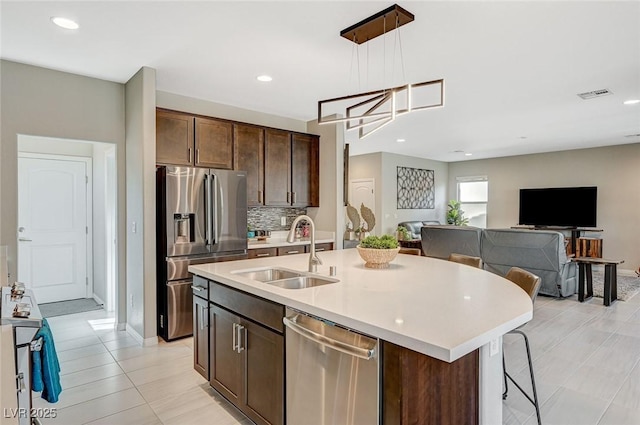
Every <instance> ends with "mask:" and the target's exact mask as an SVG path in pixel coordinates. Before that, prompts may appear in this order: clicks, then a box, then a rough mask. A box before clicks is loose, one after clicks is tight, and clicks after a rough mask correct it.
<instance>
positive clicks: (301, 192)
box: [291, 134, 320, 207]
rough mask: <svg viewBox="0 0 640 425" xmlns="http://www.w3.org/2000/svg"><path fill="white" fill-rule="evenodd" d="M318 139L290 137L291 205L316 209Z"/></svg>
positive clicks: (317, 198)
mask: <svg viewBox="0 0 640 425" xmlns="http://www.w3.org/2000/svg"><path fill="white" fill-rule="evenodd" d="M319 172H320V170H319V139H318V137H317V136H311V135H308V134H293V135H292V137H291V191H292V192H293V195H292V202H291V203H292V205H294V206H299V207H307V206H308V207H317V206H319V205H320V192H319V178H320V176H319Z"/></svg>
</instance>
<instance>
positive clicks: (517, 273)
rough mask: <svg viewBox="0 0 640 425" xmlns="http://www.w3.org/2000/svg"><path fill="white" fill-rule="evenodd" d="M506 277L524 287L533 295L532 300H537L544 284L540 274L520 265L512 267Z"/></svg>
mask: <svg viewBox="0 0 640 425" xmlns="http://www.w3.org/2000/svg"><path fill="white" fill-rule="evenodd" d="M505 278H506V279H509V280H510V281H511V282H513V283H515V284H516V285H518V286H519V287H520V288H522V289H523V290H524V291H525V292H526V293H527V294H528V295H529V296H530V297H531V301H532V302H535V300H536V296H537V295H538V291H539V290H540V285H541V284H542V279H540V277H539V276H536V275H535V274H533V273H531V272H528V271H526V270H524V269H521V268H520V267H511V269H509V271H508V272H507V275H506V276H505Z"/></svg>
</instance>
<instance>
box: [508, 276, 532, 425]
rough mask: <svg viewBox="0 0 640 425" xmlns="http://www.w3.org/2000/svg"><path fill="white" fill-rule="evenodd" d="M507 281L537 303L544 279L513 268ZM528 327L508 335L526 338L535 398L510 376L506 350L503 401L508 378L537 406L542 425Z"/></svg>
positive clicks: (519, 327)
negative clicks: (526, 329)
mask: <svg viewBox="0 0 640 425" xmlns="http://www.w3.org/2000/svg"><path fill="white" fill-rule="evenodd" d="M505 278H506V279H508V280H510V281H511V282H513V283H515V284H516V285H518V286H519V287H520V288H521V289H522V290H524V291H525V292H526V293H527V295H529V296H530V297H531V302H532V303H533V302H535V300H536V296H537V295H538V291H539V290H540V285H541V283H542V279H540V277H539V276H536V275H535V274H533V273H531V272H528V271H526V270H524V269H521V268H519V267H512V268H511V269H509V271H508V272H507V274H506V276H505ZM524 325H526V323H525V324H522V325H520V326H518V327H517V328H516V329H514V330H512V331H509V332H507V333H510V334H517V335H521V336H522V337H523V338H524V344H525V347H526V349H527V361H528V362H529V375H530V376H531V388H532V389H533V398H532V397H531V396H530V395H529V394H527V392H526V391H525V390H524V389H523V388H522V387H521V386H520V385H519V384H518V383H517V382H516V381H515V380H514V379H513V378H512V377H511V375H509V372H507V368H506V363H505V360H504V349H503V350H502V369H503V371H504V393H502V399H503V400H504V399H506V398H507V392H508V391H509V387H508V384H507V378H508V379H509V380H510V381H511V382H513V384H514V385H515V386H516V387H517V388H518V389H519V390H520V392H522V394H523V395H524V396H525V397H526V398H527V399H528V400H529V401H530V402H531V403H532V404H533V405H534V406H535V408H536V416H537V417H538V425H542V419H541V418H540V403H539V401H538V391H537V389H536V380H535V378H534V376H533V362H532V361H531V349H530V347H529V338H527V334H525V333H524V332H523V331H522V330H521V328H522V327H523V326H524Z"/></svg>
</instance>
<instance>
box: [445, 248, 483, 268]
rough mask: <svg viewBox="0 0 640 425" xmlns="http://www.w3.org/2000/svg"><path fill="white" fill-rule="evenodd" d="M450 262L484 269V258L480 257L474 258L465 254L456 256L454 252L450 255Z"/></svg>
mask: <svg viewBox="0 0 640 425" xmlns="http://www.w3.org/2000/svg"><path fill="white" fill-rule="evenodd" d="M449 261H453V262H454V263H460V264H466V265H467V266H471V267H476V268H479V269H481V268H482V258H480V257H472V256H471V255H464V254H456V253H455V252H452V253H451V254H449Z"/></svg>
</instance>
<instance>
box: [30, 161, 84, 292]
mask: <svg viewBox="0 0 640 425" xmlns="http://www.w3.org/2000/svg"><path fill="white" fill-rule="evenodd" d="M87 167H88V164H87V160H84V159H82V158H78V159H77V160H76V159H48V158H47V159H45V158H34V157H24V156H21V157H19V158H18V281H20V282H23V283H24V284H25V285H26V287H27V288H31V289H33V291H34V293H35V296H36V299H37V300H38V302H39V303H46V302H54V301H62V300H69V299H76V298H87V297H89V296H90V294H89V293H88V273H87V268H88V267H87V240H88V231H89V229H88V222H87V215H88V214H87V208H88V202H87V201H88V199H87V184H88V170H87Z"/></svg>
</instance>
